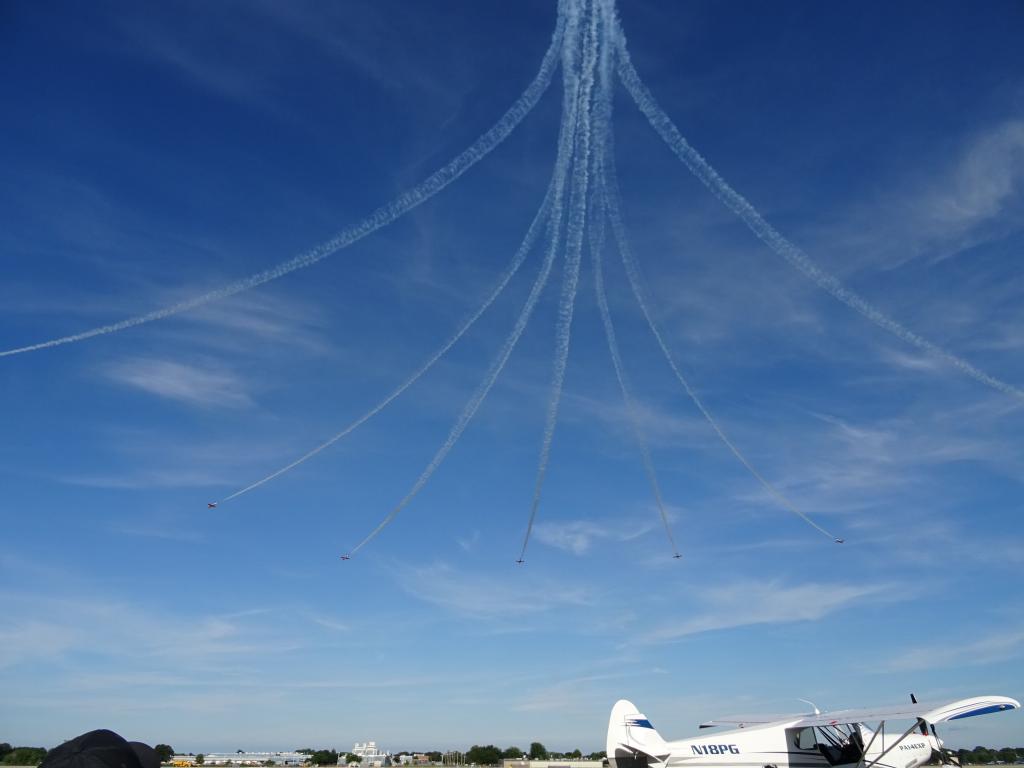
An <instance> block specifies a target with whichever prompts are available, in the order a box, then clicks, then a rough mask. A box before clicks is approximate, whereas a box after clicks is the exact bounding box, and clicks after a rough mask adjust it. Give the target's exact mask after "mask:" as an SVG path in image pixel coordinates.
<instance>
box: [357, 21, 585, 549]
mask: <svg viewBox="0 0 1024 768" xmlns="http://www.w3.org/2000/svg"><path fill="white" fill-rule="evenodd" d="M565 5H567V4H565V3H563V4H562V7H561V8H560V11H559V21H560V22H561V21H562V20H563V14H564V19H565V21H566V30H565V34H566V35H567V36H568V35H570V34H573V33H574V25H575V24H576V22H577V18H576V15H575V14H574V13H573V12H572V8H569V10H568V11H567V12H566V11H565V9H564V7H565ZM563 55H567V54H563ZM562 76H563V81H564V92H563V97H562V112H563V116H565V119H563V120H562V124H561V126H560V128H559V139H558V156H557V158H556V160H555V175H554V191H553V192H552V201H551V214H550V218H549V219H548V245H547V250H546V252H545V254H544V260H543V262H542V264H541V270H540V273H539V274H538V275H537V278H536V280H535V281H534V283H533V287H532V288H531V289H530V294H529V296H527V299H526V302H525V303H524V304H523V308H522V310H520V313H519V317H518V318H517V319H516V322H515V325H514V326H513V328H512V332H511V333H510V334H509V335H508V337H507V338H506V339H505V343H504V345H503V346H502V348H501V351H500V352H499V353H498V357H497V358H496V359H495V360H494V362H493V363H491V367H490V369H489V370H488V372H487V374H486V375H485V377H484V379H483V381H482V382H481V383H480V385H479V386H478V387H477V390H476V391H475V392H474V393H473V396H472V397H471V398H470V399H469V401H468V402H467V403H466V405H465V407H464V408H463V410H462V413H461V414H460V415H459V418H458V419H457V420H456V422H455V424H454V425H453V426H452V428H451V431H450V432H449V433H448V437H447V439H446V440H445V441H444V443H442V445H441V447H440V448H439V449H438V450H437V452H436V453H435V454H434V457H433V459H431V461H430V463H429V464H428V465H427V467H426V469H424V470H423V472H422V473H421V474H420V476H419V478H417V480H416V482H415V483H413V486H412V488H410V489H409V492H408V493H406V494H405V496H404V497H403V498H402V500H401V501H400V502H398V504H396V505H395V507H394V508H393V509H392V510H391V511H390V512H388V514H387V515H385V517H384V519H383V520H381V522H380V523H379V524H378V525H377V527H376V528H374V529H373V530H372V531H371V532H370V533H369V534H368V535H367V536H366V537H365V538H364V539H363V540H362V541H360V542H359V543H358V544H357V545H356V546H355V547H353V548H352V550H351V552H349V553H348V554H347V555H345V557H351V556H352V555H354V554H355V553H356V552H358V551H359V550H360V549H362V548H363V547H365V546H366V545H367V544H369V543H370V542H371V541H372V540H373V539H374V538H376V537H377V535H378V534H379V533H380V532H381V531H383V530H384V529H385V528H386V527H387V526H388V525H389V524H390V523H391V522H392V521H393V520H394V519H395V517H397V516H398V513H399V512H401V511H402V510H403V509H405V507H406V506H408V505H409V502H411V501H412V500H413V498H414V497H415V496H416V494H418V493H419V492H420V491H421V490H422V489H423V487H424V486H425V485H426V484H427V482H428V481H429V480H430V478H431V476H433V474H434V472H436V471H437V469H438V468H439V467H440V466H441V464H442V462H444V460H445V458H447V456H448V454H449V453H450V452H451V450H452V448H454V447H455V443H456V442H458V440H459V438H460V437H461V436H462V433H463V432H464V431H465V430H466V427H467V426H468V425H469V422H470V421H471V420H472V419H473V416H475V415H476V412H477V411H478V410H479V408H480V406H481V405H482V404H483V402H484V399H485V398H486V397H487V395H488V393H489V392H490V391H491V388H492V387H493V386H494V382H495V381H496V380H497V378H498V376H499V374H500V373H501V371H502V369H503V368H504V367H505V363H507V362H508V358H509V356H510V355H511V354H512V351H513V350H514V349H515V346H516V344H517V343H518V342H519V339H520V337H521V336H522V335H523V331H524V330H525V329H526V325H527V323H528V322H529V321H530V316H531V315H532V314H533V310H534V308H535V307H536V306H537V301H538V300H539V299H540V296H541V294H542V293H543V291H544V287H545V286H546V285H547V282H548V278H549V277H550V275H551V269H552V267H553V266H554V263H555V257H556V255H557V254H558V245H559V241H560V238H561V230H562V220H563V217H564V202H563V200H564V196H565V186H566V183H567V181H568V169H569V164H570V160H571V156H572V150H573V145H574V143H575V137H576V112H577V103H578V92H579V82H578V79H577V77H576V75H575V72H574V70H573V69H572V68H570V67H567V66H565V65H564V64H563V68H562Z"/></svg>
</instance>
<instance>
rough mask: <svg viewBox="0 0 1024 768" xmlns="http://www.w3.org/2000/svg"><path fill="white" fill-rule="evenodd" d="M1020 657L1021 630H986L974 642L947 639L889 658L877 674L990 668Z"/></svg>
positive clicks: (1022, 648) (1023, 644) (1022, 649)
mask: <svg viewBox="0 0 1024 768" xmlns="http://www.w3.org/2000/svg"><path fill="white" fill-rule="evenodd" d="M1021 656H1024V628H1021V627H1020V626H1015V627H1008V628H1001V629H996V630H989V632H988V633H987V634H986V635H985V636H984V637H981V638H979V639H976V640H971V641H968V642H961V641H960V640H959V639H954V638H952V637H951V638H948V640H947V641H946V642H944V643H941V644H939V643H933V644H929V645H925V646H921V647H919V648H913V649H911V650H908V651H905V652H904V653H901V654H899V655H898V656H895V657H894V658H892V659H891V660H890V661H889V662H888V663H887V664H884V665H883V666H882V667H881V668H880V671H881V672H892V671H901V672H902V671H911V670H922V669H943V668H947V667H960V666H963V665H972V666H973V665H981V664H993V663H996V662H1001V661H1008V660H1010V659H1016V658H1020V657H1021Z"/></svg>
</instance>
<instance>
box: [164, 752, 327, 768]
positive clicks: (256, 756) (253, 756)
mask: <svg viewBox="0 0 1024 768" xmlns="http://www.w3.org/2000/svg"><path fill="white" fill-rule="evenodd" d="M178 757H179V756H178V755H175V757H174V759H175V760H177V759H178ZM193 759H194V758H193ZM308 759H309V755H304V754H302V753H301V752H290V751H289V752H210V753H209V754H207V755H205V756H204V759H203V765H228V764H229V763H230V764H231V765H234V766H243V768H256V766H263V765H269V764H270V763H271V762H272V763H273V764H274V765H275V766H286V765H292V766H294V765H303V764H304V763H305V762H306V761H307V760H308Z"/></svg>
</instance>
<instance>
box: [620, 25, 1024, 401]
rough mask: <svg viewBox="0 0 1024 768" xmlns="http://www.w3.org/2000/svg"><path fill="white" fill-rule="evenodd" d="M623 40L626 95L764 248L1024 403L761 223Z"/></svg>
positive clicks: (877, 320)
mask: <svg viewBox="0 0 1024 768" xmlns="http://www.w3.org/2000/svg"><path fill="white" fill-rule="evenodd" d="M618 40H619V42H618V71H619V78H620V79H621V80H622V83H623V85H625V87H626V90H627V91H629V94H630V96H632V97H633V101H635V102H636V105H637V106H638V107H639V108H640V111H641V112H643V113H644V115H645V116H646V117H647V120H648V122H650V124H651V126H652V127H653V128H654V130H655V131H657V132H658V134H659V135H660V136H661V138H662V139H663V140H664V141H665V143H666V144H668V146H669V147H670V148H671V149H672V151H673V152H675V154H676V156H677V157H678V158H679V159H680V160H682V161H683V164H684V165H686V167H687V168H689V169H690V172H691V173H693V175H694V176H696V177H697V178H698V179H700V181H701V182H703V184H704V186H706V187H707V188H708V189H709V190H711V192H712V193H713V194H714V195H715V196H716V197H717V198H718V199H719V200H721V201H722V203H724V204H725V206H726V207H727V208H729V210H731V211H732V212H733V213H735V214H736V215H737V216H739V217H740V219H742V221H743V223H744V224H746V225H747V227H749V228H750V230H751V231H752V232H753V233H754V234H755V235H756V236H757V237H758V239H760V240H761V242H763V243H764V244H765V245H767V246H768V247H769V248H771V249H772V250H773V251H774V252H775V253H776V254H778V255H779V256H781V257H782V258H783V259H785V260H786V261H787V262H788V263H789V264H790V265H791V266H793V267H795V268H796V269H797V270H799V271H800V272H802V273H803V274H804V275H805V276H806V277H808V278H809V279H811V280H812V281H813V282H814V283H815V284H816V285H817V286H818V287H819V288H821V289H822V290H824V291H826V292H827V293H830V294H831V295H832V296H833V297H835V298H836V299H838V300H839V301H841V302H842V303H843V304H846V305H847V306H848V307H850V308H851V309H853V310H855V311H857V312H859V313H860V314H861V315H863V316H864V317H865V318H867V319H868V320H870V321H871V322H872V323H874V324H875V325H877V326H878V327H880V328H884V329H885V330H887V331H888V332H889V333H891V334H893V335H894V336H896V337H897V338H899V339H902V340H903V341H905V342H906V343H908V344H911V345H913V346H915V347H917V348H918V349H921V350H924V351H925V352H928V353H930V354H933V355H936V356H938V357H941V358H942V359H944V360H945V361H946V362H948V363H950V364H952V365H954V366H956V367H957V368H959V369H960V370H961V371H962V372H963V373H966V374H967V375H968V376H970V377H971V378H973V379H974V380H976V381H979V382H981V383H982V384H985V385H987V386H989V387H992V388H993V389H996V390H999V391H1000V392H1003V393H1005V394H1007V395H1012V396H1013V397H1017V398H1020V399H1022V400H1024V390H1022V389H1020V388H1019V387H1015V386H1014V385H1012V384H1008V383H1007V382H1005V381H1002V380H1000V379H997V378H995V377H994V376H990V375H989V374H987V373H985V372H984V371H982V370H981V369H980V368H977V367H975V366H974V365H971V364H970V363H968V362H967V361H966V360H963V359H962V358H960V357H957V356H956V355H954V354H953V353H952V352H947V351H946V350H945V349H943V348H942V347H940V346H938V345H937V344H934V343H933V342H931V341H928V340H927V339H925V338H923V337H921V336H919V335H918V334H916V333H914V332H913V331H911V330H909V329H907V328H906V327H904V326H903V325H901V324H900V323H898V322H896V321H895V320H893V319H892V318H891V317H889V316H888V315H886V314H885V313H884V312H882V311H881V310H880V309H878V308H877V307H875V306H874V305H872V304H870V303H869V302H868V301H866V300H865V299H863V298H862V297H861V296H860V295H858V294H856V293H854V292H853V291H851V290H850V289H848V288H846V287H845V286H844V285H843V284H842V283H841V282H840V281H839V279H838V278H836V277H835V276H833V275H831V274H829V273H828V272H826V271H825V270H823V269H822V268H821V267H819V266H818V265H817V264H815V263H814V262H813V261H812V260H811V258H810V257H809V256H808V255H807V254H806V253H804V252H803V251H802V250H800V249H799V248H797V247H796V246H795V245H793V243H791V242H789V240H787V239H786V238H785V237H783V236H782V235H781V234H779V232H778V231H777V230H776V229H775V228H774V227H773V226H772V225H771V224H769V223H768V222H767V221H765V220H764V218H762V217H761V214H759V213H758V212H757V210H756V209H755V208H754V206H752V205H751V204H750V203H749V202H747V200H746V198H744V197H743V196H742V195H741V194H739V193H738V192H737V191H736V190H734V189H733V188H732V187H730V186H729V184H728V183H726V181H725V180H724V179H723V178H722V177H721V176H719V175H718V172H717V171H715V169H714V168H712V167H711V166H710V165H709V164H708V162H707V161H706V160H705V159H704V158H703V157H702V156H701V155H700V153H699V152H697V150H695V149H694V148H693V147H691V146H690V144H689V142H687V141H686V139H685V138H684V137H683V136H682V134H681V133H680V132H679V129H678V128H676V126H675V125H674V124H673V122H672V120H671V118H669V116H668V115H667V114H665V112H664V110H662V109H661V107H660V106H658V104H657V102H656V101H655V100H654V96H653V95H652V94H651V92H650V91H649V90H648V89H647V86H645V85H644V84H643V82H642V81H641V80H640V75H639V74H637V71H636V69H635V68H634V67H633V63H632V62H631V61H630V58H629V52H628V51H627V50H626V38H625V35H624V34H623V32H622V31H621V28H620V30H619V33H618Z"/></svg>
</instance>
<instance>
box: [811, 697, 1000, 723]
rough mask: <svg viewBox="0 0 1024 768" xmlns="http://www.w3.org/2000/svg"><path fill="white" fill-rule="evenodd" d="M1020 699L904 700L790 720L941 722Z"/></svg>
mask: <svg viewBox="0 0 1024 768" xmlns="http://www.w3.org/2000/svg"><path fill="white" fill-rule="evenodd" d="M1019 707H1020V702H1019V701H1017V700H1016V699H1011V698H1009V697H1007V696H975V697H974V698H970V699H960V700H958V701H950V702H948V703H945V704H939V705H935V704H904V705H902V706H895V707H877V708H875V709H841V710H837V711H835V712H822V713H821V714H820V715H811V716H804V717H801V718H800V719H799V720H797V721H796V722H795V723H793V724H792V726H791V727H793V728H806V727H807V726H811V725H838V724H840V723H866V722H870V721H873V720H904V719H913V718H920V719H921V720H924V721H925V722H926V723H932V724H934V723H942V722H945V721H947V720H961V719H963V718H965V717H974V716H975V715H987V714H990V713H992V712H1003V711H1005V710H1009V709H1018V708H1019Z"/></svg>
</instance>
